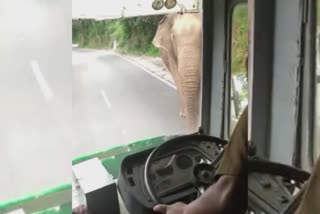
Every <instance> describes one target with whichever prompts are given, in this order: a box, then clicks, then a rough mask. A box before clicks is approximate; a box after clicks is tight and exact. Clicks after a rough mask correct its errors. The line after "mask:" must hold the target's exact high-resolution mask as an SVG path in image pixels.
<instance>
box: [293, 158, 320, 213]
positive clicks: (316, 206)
mask: <svg viewBox="0 0 320 214" xmlns="http://www.w3.org/2000/svg"><path fill="white" fill-rule="evenodd" d="M319 199H320V157H319V158H318V160H317V163H316V165H315V166H314V168H313V170H312V173H311V177H310V179H309V181H308V183H307V184H306V187H305V192H304V194H303V197H302V201H301V203H300V205H299V207H298V210H297V212H296V214H319V213H320V203H319Z"/></svg>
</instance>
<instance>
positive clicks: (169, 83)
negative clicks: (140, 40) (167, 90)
mask: <svg viewBox="0 0 320 214" xmlns="http://www.w3.org/2000/svg"><path fill="white" fill-rule="evenodd" d="M114 54H115V55H116V56H119V57H121V58H122V59H124V60H127V61H128V62H131V63H132V64H134V65H135V66H137V67H139V68H141V69H142V70H144V71H145V72H147V73H148V74H150V75H151V76H153V77H155V78H157V79H158V80H160V81H161V82H164V83H165V84H167V85H168V86H170V87H171V88H173V89H175V90H176V89H177V88H176V86H175V85H174V84H172V83H171V82H168V81H167V80H164V79H162V78H161V77H159V76H158V75H156V74H154V73H153V72H151V71H150V70H148V69H146V68H145V67H143V66H141V65H139V64H138V63H136V62H135V61H133V60H131V59H128V58H126V57H124V56H121V55H120V54H117V53H114Z"/></svg>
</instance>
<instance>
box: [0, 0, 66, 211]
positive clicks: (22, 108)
mask: <svg viewBox="0 0 320 214" xmlns="http://www.w3.org/2000/svg"><path fill="white" fill-rule="evenodd" d="M70 11H71V4H70V3H68V1H65V0H53V1H39V0H30V1H20V0H1V3H0V32H1V33H0V34H1V36H0V62H1V63H0V74H1V77H0V97H1V104H0V106H1V107H0V109H1V110H0V118H1V119H0V159H1V161H0V173H1V178H0V202H3V201H4V200H9V199H13V198H15V197H18V196H24V195H26V194H31V193H36V192H38V191H41V190H43V189H47V188H50V187H54V186H58V185H61V184H62V183H66V182H68V181H70V180H71V177H70V174H71V172H70V157H71V143H70V142H72V136H71V131H72V127H71V116H72V112H71V105H72V97H71V85H72V79H71V71H70V67H71V66H70V62H71V54H70V49H71V48H70V44H71V21H70V20H71V12H70ZM0 212H1V211H0Z"/></svg>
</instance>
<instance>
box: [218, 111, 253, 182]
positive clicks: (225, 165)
mask: <svg viewBox="0 0 320 214" xmlns="http://www.w3.org/2000/svg"><path fill="white" fill-rule="evenodd" d="M247 158H248V108H246V109H245V110H244V111H243V113H242V115H241V117H240V119H239V121H238V123H237V125H236V127H235V129H234V131H233V133H232V136H231V139H230V143H229V144H228V145H227V146H226V149H225V152H224V154H223V157H222V160H221V162H220V165H219V167H218V170H217V173H216V174H217V175H218V176H220V175H234V176H236V175H240V172H241V168H242V167H244V166H245V165H246V161H247Z"/></svg>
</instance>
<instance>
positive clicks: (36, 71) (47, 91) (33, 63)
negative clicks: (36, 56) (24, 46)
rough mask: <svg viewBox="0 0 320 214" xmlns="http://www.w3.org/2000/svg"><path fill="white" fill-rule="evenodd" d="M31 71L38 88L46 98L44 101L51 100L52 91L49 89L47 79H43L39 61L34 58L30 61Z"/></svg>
mask: <svg viewBox="0 0 320 214" xmlns="http://www.w3.org/2000/svg"><path fill="white" fill-rule="evenodd" d="M31 67H32V72H33V74H34V76H35V78H36V80H37V82H38V84H39V87H40V90H41V92H42V94H43V96H44V98H45V99H46V101H48V102H49V101H51V100H52V98H53V92H52V90H51V89H50V87H49V85H48V83H47V81H46V80H45V78H44V76H43V74H42V73H41V71H40V67H39V63H38V62H37V61H36V60H32V61H31Z"/></svg>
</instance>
